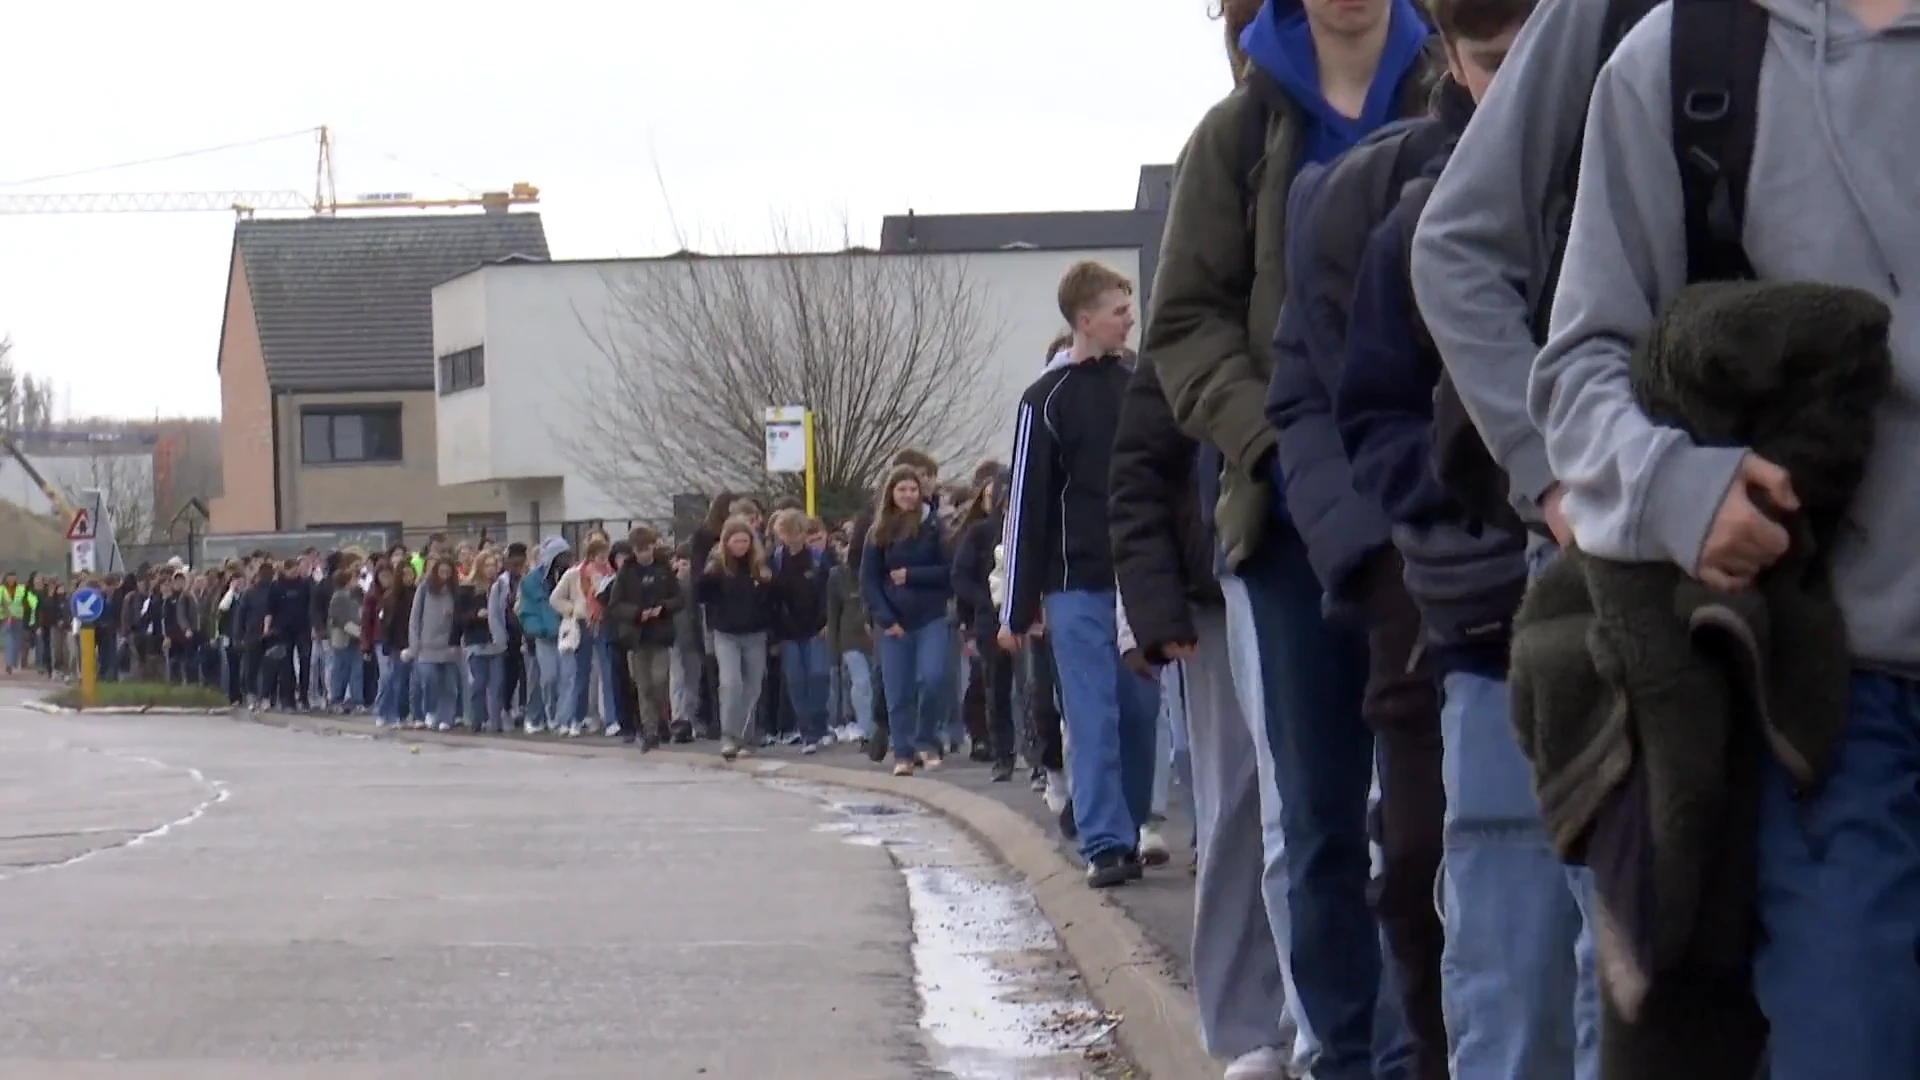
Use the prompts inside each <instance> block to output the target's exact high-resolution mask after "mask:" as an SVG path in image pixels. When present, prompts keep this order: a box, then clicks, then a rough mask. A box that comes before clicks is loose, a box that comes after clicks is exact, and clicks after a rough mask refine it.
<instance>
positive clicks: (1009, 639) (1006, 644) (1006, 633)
mask: <svg viewBox="0 0 1920 1080" xmlns="http://www.w3.org/2000/svg"><path fill="white" fill-rule="evenodd" d="M993 640H994V642H995V644H997V645H999V646H1000V648H1001V650H1002V651H1003V652H1018V651H1020V639H1019V637H1017V636H1016V635H1015V634H1014V632H1013V631H1011V630H1002V631H1000V633H998V634H997V635H995V636H994V639H993Z"/></svg>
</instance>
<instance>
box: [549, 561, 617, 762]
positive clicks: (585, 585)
mask: <svg viewBox="0 0 1920 1080" xmlns="http://www.w3.org/2000/svg"><path fill="white" fill-rule="evenodd" d="M610 547H611V545H610V544H608V543H607V538H606V534H605V533H600V532H597V531H596V532H594V533H591V534H589V535H588V538H587V547H586V551H585V552H584V553H583V558H582V559H581V561H580V562H579V563H577V564H575V565H573V566H571V567H568V568H567V569H566V570H564V571H562V572H561V574H560V577H559V579H558V580H556V581H555V582H554V585H553V593H552V596H551V597H550V600H551V602H552V604H553V610H554V611H555V612H556V613H557V614H558V615H559V616H560V618H561V620H562V624H561V625H562V633H561V636H560V653H561V655H560V708H559V711H558V713H556V715H555V717H554V726H555V729H556V730H558V731H559V732H560V734H562V735H564V736H566V737H568V738H572V737H575V736H579V735H585V734H586V733H587V731H588V729H589V727H590V726H591V721H590V720H589V719H588V716H587V702H588V701H589V700H591V698H590V695H591V692H592V689H593V661H594V656H595V655H596V654H597V653H598V652H599V626H600V600H599V596H598V593H597V589H598V585H599V582H600V580H601V576H602V570H603V568H607V566H608V564H607V551H608V549H609V548H610ZM605 573H606V574H607V575H608V576H609V577H610V576H611V570H610V569H606V570H605ZM569 627H570V628H569ZM608 723H609V725H610V730H609V731H608V734H610V735H618V734H619V733H620V729H619V726H618V724H617V723H616V722H615V721H614V720H613V718H611V717H609V720H608Z"/></svg>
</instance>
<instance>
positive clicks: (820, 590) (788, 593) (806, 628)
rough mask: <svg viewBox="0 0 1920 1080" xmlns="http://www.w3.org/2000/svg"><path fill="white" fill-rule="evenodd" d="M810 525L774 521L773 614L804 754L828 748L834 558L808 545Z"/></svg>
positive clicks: (796, 514)
mask: <svg viewBox="0 0 1920 1080" xmlns="http://www.w3.org/2000/svg"><path fill="white" fill-rule="evenodd" d="M812 524H813V523H812V522H811V521H810V520H809V519H808V518H807V516H806V514H805V513H803V512H801V511H798V510H782V511H780V512H779V513H776V514H775V515H774V516H773V529H772V531H773V535H774V539H775V541H776V542H777V544H778V546H777V547H775V548H774V550H773V591H772V597H773V610H774V626H775V634H776V636H777V637H778V640H779V645H780V673H781V678H782V679H783V681H784V682H785V683H786V692H787V697H788V698H790V699H791V700H792V702H793V712H794V718H795V721H796V722H797V726H798V727H799V730H800V752H801V753H803V754H813V753H817V752H818V751H819V750H820V748H821V747H823V746H826V745H828V739H827V734H828V733H827V722H828V720H827V705H828V702H829V685H830V683H831V680H832V679H833V657H832V655H831V649H830V647H829V646H828V643H827V575H828V574H829V573H830V572H831V571H832V570H833V557H832V556H831V555H830V554H828V553H827V552H826V551H824V550H822V551H815V550H814V549H813V547H812V545H811V543H810V541H811V540H812V539H813V537H812V535H811V526H812Z"/></svg>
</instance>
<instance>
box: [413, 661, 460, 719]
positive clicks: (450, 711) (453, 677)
mask: <svg viewBox="0 0 1920 1080" xmlns="http://www.w3.org/2000/svg"><path fill="white" fill-rule="evenodd" d="M459 669H460V665H459V663H458V662H457V661H453V660H416V661H415V662H414V665H413V683H414V686H415V688H416V689H417V691H418V694H419V698H420V712H419V713H418V714H417V715H418V716H419V717H420V718H421V719H428V720H432V721H433V722H434V723H436V724H451V723H453V722H454V721H455V720H457V719H459V718H460V670H459Z"/></svg>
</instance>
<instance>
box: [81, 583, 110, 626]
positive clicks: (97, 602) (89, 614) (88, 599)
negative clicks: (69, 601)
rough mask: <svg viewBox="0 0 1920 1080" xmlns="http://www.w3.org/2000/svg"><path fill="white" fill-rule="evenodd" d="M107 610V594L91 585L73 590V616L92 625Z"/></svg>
mask: <svg viewBox="0 0 1920 1080" xmlns="http://www.w3.org/2000/svg"><path fill="white" fill-rule="evenodd" d="M106 611H107V594H106V593H103V592H101V591H100V590H99V589H96V588H94V587H93V586H91V585H88V586H86V587H85V588H80V589H75V590H73V617H74V618H75V619H76V620H78V621H79V622H82V623H85V624H87V625H92V624H93V623H94V622H95V621H96V620H98V619H99V618H100V616H102V615H104V614H106Z"/></svg>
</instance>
